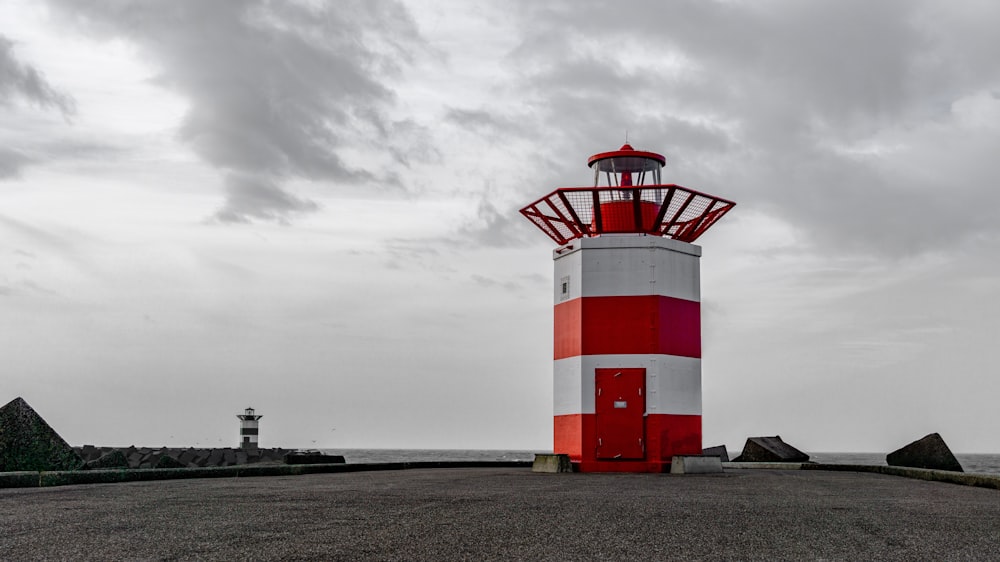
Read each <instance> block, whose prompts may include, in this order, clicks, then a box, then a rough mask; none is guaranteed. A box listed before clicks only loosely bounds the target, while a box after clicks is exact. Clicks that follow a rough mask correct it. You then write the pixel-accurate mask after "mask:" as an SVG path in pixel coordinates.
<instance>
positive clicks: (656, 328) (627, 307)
mask: <svg viewBox="0 0 1000 562" xmlns="http://www.w3.org/2000/svg"><path fill="white" fill-rule="evenodd" d="M700 256H701V248H699V247H698V246H695V245H693V244H688V243H685V242H678V241H676V240H671V239H667V238H662V237H658V236H644V235H617V236H614V235H605V236H601V237H597V238H582V239H579V240H574V241H573V242H572V243H570V244H568V245H565V246H563V247H561V248H559V249H557V250H555V252H554V253H553V257H554V260H555V295H554V297H555V310H554V317H555V349H554V359H555V362H554V369H553V383H554V385H553V390H554V405H553V407H554V444H553V448H554V453H556V454H566V455H569V457H570V459H571V461H572V462H573V463H574V465H576V466H577V469H578V470H580V471H581V472H662V471H667V470H669V467H670V462H671V459H672V458H673V457H674V455H697V454H700V453H701V308H700V271H699V259H700Z"/></svg>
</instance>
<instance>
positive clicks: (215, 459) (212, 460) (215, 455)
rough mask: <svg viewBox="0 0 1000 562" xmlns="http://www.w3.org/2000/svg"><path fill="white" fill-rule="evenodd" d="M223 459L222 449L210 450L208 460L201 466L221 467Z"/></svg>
mask: <svg viewBox="0 0 1000 562" xmlns="http://www.w3.org/2000/svg"><path fill="white" fill-rule="evenodd" d="M224 458H225V455H224V454H223V452H222V449H212V450H211V452H210V453H209V454H208V460H206V461H205V464H204V465H202V466H222V460H223V459H224Z"/></svg>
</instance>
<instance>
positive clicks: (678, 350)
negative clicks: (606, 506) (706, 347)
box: [521, 144, 735, 472]
mask: <svg viewBox="0 0 1000 562" xmlns="http://www.w3.org/2000/svg"><path fill="white" fill-rule="evenodd" d="M665 163H666V159H665V158H664V157H663V156H662V155H660V154H657V153H654V152H645V151H639V150H635V149H633V148H632V147H631V146H630V145H628V144H625V145H624V146H622V147H621V148H620V149H618V150H615V151H611V152H603V153H600V154H595V155H594V156H591V157H590V159H589V160H588V165H589V166H590V168H591V169H592V170H593V172H594V185H593V187H564V188H559V189H557V190H555V191H553V192H552V193H550V194H548V195H546V196H545V197H542V198H541V199H539V200H537V201H535V202H534V203H531V204H530V205H527V206H526V207H524V208H522V209H521V214H522V215H524V216H525V217H526V218H527V219H528V220H530V221H531V222H532V223H534V224H535V226H537V227H538V228H539V229H540V230H541V231H542V232H544V233H545V234H546V235H548V236H549V237H550V238H552V240H554V241H555V242H556V244H558V247H557V248H556V249H555V250H554V251H553V254H552V257H553V260H554V263H555V275H554V281H555V283H554V285H555V286H554V292H553V300H554V350H553V351H554V355H553V359H554V367H553V398H554V401H553V402H554V403H553V409H554V412H553V413H554V416H553V430H554V442H553V452H554V453H557V454H567V455H569V457H570V460H571V461H572V462H573V463H574V465H575V466H576V467H577V469H578V470H580V471H582V472H661V471H664V470H667V469H669V466H670V461H671V459H672V458H673V456H674V455H696V454H700V453H701V447H702V443H701V289H700V284H701V283H700V263H699V260H700V258H701V248H700V247H699V246H696V245H694V244H693V242H694V241H695V240H696V239H697V238H698V237H699V236H701V235H702V234H703V233H704V232H705V231H706V230H708V228H709V227H711V226H712V225H713V224H715V222H716V221H718V220H719V219H720V218H722V216H723V215H725V214H726V213H727V212H728V211H729V210H730V209H732V208H733V206H734V205H735V203H733V202H732V201H728V200H726V199H722V198H719V197H715V196H713V195H708V194H704V193H700V192H698V191H694V190H691V189H688V188H686V187H682V186H679V185H676V184H663V183H662V182H661V178H660V174H661V170H662V168H663V166H664V164H665Z"/></svg>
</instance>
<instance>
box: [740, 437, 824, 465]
mask: <svg viewBox="0 0 1000 562" xmlns="http://www.w3.org/2000/svg"><path fill="white" fill-rule="evenodd" d="M808 460H809V455H807V454H805V453H803V452H802V451H800V450H798V449H796V448H795V447H792V446H791V445H789V444H788V443H785V442H784V441H782V440H781V436H780V435H775V436H774V437H749V438H747V442H746V444H745V445H743V453H742V454H741V455H740V456H738V457H736V458H735V459H733V462H807V461H808Z"/></svg>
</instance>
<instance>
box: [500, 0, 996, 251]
mask: <svg viewBox="0 0 1000 562" xmlns="http://www.w3.org/2000/svg"><path fill="white" fill-rule="evenodd" d="M621 10H622V7H621V6H618V5H614V4H607V3H602V2H597V1H596V0H594V1H584V2H577V1H573V2H569V1H563V2H545V3H538V2H526V1H525V2H519V3H518V4H517V8H516V9H515V10H514V11H513V13H514V14H515V17H517V18H518V25H519V26H523V27H524V28H525V29H526V30H527V32H526V36H525V38H524V40H523V41H522V43H521V44H520V45H519V47H518V48H516V49H515V50H513V51H512V52H511V54H510V65H509V66H510V68H512V69H515V70H516V73H517V74H518V79H517V80H518V82H517V84H516V85H515V87H516V88H517V89H518V90H519V91H521V92H523V93H524V95H525V97H526V100H527V101H526V103H529V104H531V105H532V106H533V107H535V108H536V109H537V112H536V115H537V118H536V119H535V122H536V123H537V128H536V130H535V131H533V132H530V133H528V134H531V135H538V134H540V132H539V131H543V130H555V131H559V138H558V139H557V140H555V141H554V142H553V146H554V149H555V152H557V153H559V154H569V153H575V154H578V155H587V154H590V153H593V152H596V151H598V150H606V149H608V148H609V147H614V145H616V144H618V143H620V142H621V139H622V133H623V130H624V129H625V128H628V129H630V131H631V132H632V138H633V139H634V142H633V144H634V145H638V146H640V147H643V148H649V149H653V150H661V151H663V152H665V153H666V156H667V159H668V169H667V170H666V172H665V177H666V178H668V179H670V180H671V181H677V182H678V183H685V184H686V185H690V187H693V188H695V189H700V190H704V191H708V192H712V193H717V194H719V195H722V196H728V197H731V198H733V199H735V200H736V201H737V202H739V203H741V205H744V206H749V207H750V208H756V209H757V210H759V211H764V212H766V213H769V214H772V215H775V216H778V217H780V218H781V219H783V220H785V221H787V222H789V223H790V224H792V225H793V226H795V227H796V228H797V229H798V230H800V231H801V232H802V233H803V235H804V236H806V237H807V239H808V240H809V241H811V242H812V243H814V244H816V245H818V246H819V247H822V248H824V249H825V250H826V251H850V252H863V253H874V254H881V255H888V256H897V257H900V256H906V255H912V254H914V253H920V252H924V251H935V250H937V249H938V248H940V247H942V244H953V243H954V242H955V241H956V240H963V239H973V238H976V237H977V236H982V235H990V234H994V233H997V232H998V230H1000V225H998V224H997V223H996V222H995V221H989V220H985V219H984V218H983V217H977V216H972V214H971V213H970V212H969V207H968V205H969V202H970V201H976V202H977V205H982V204H986V205H997V204H1000V194H997V192H996V191H995V190H993V189H992V187H991V185H992V182H990V181H989V180H985V178H988V177H994V178H995V177H996V176H997V175H998V174H1000V164H998V163H997V161H996V159H995V158H985V159H984V158H982V157H981V156H980V155H979V154H977V151H978V150H980V149H981V148H982V147H984V146H991V147H997V146H1000V132H998V131H997V129H996V128H994V129H993V130H992V131H987V132H982V133H981V136H982V137H983V138H980V139H979V140H978V142H976V143H967V144H968V145H969V146H968V148H969V150H968V151H967V152H963V151H964V150H965V149H966V148H967V147H966V146H964V145H963V141H962V140H961V139H963V136H968V133H967V131H966V130H965V129H963V128H962V126H963V125H962V124H961V123H959V122H958V119H957V117H956V109H955V104H956V102H958V101H959V100H961V99H963V98H965V97H967V96H971V95H975V94H977V93H978V92H983V91H995V90H996V88H997V85H998V84H1000V70H998V69H997V67H996V65H995V63H993V62H992V61H990V60H989V56H988V55H986V54H985V53H995V52H997V51H998V50H1000V36H998V35H997V34H996V33H994V32H991V31H990V30H989V29H990V26H989V25H987V24H986V23H985V22H987V21H994V22H995V21H996V20H997V17H998V16H1000V8H996V7H989V6H983V5H981V4H976V5H972V4H967V3H961V2H959V3H956V4H954V5H952V4H949V6H948V8H947V9H944V8H939V7H938V6H936V5H935V4H934V3H930V2H903V1H898V0H897V1H891V2H883V3H879V4H878V5H877V6H875V5H872V4H871V3H866V2H860V1H848V2H839V1H837V2H834V1H827V2H810V3H800V2H794V1H784V2H778V3H777V4H774V3H770V4H768V5H767V7H766V8H764V7H762V6H758V5H756V4H754V3H733V2H700V1H699V2H694V1H689V0H675V1H671V2H660V1H653V0H648V1H637V2H630V3H629V7H628V13H630V14H637V15H638V14H641V17H640V16H637V17H634V18H632V17H630V18H623V17H619V15H620V11H621ZM985 12H992V13H985ZM924 130H926V131H939V134H940V135H942V137H943V138H948V140H951V141H953V144H952V146H950V147H941V146H940V144H939V143H938V142H936V141H935V139H934V138H933V137H932V136H931V135H930V134H929V133H924V132H922V131H924ZM547 138H548V137H547ZM893 142H895V143H896V144H897V145H898V146H896V147H883V146H882V145H885V144H891V143H893ZM928 146H934V147H940V148H941V149H942V151H943V152H947V153H949V154H950V155H949V156H948V157H945V156H943V155H942V154H925V152H926V149H925V147H928ZM858 147H861V149H860V152H859V151H858V150H859V148H858ZM865 147H869V148H870V150H869V151H868V152H865V150H866V149H865ZM893 151H895V153H893ZM569 164H570V166H571V168H566V167H563V168H557V169H554V170H553V172H558V173H566V174H578V172H576V171H575V170H576V169H577V167H579V166H581V164H579V163H578V162H575V161H572V162H569ZM920 169H924V170H926V173H924V174H921V173H919V172H917V170H920ZM569 177H573V176H572V175H571V176H569ZM946 178H951V179H950V180H948V179H946ZM983 180H985V181H983ZM956 183H961V185H960V186H958V185H956Z"/></svg>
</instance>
